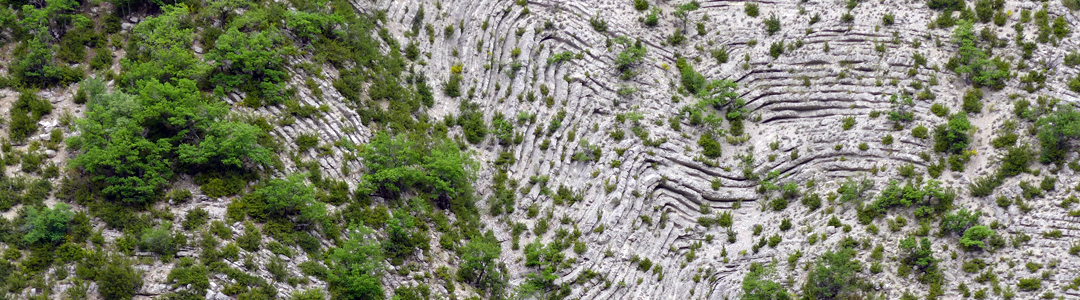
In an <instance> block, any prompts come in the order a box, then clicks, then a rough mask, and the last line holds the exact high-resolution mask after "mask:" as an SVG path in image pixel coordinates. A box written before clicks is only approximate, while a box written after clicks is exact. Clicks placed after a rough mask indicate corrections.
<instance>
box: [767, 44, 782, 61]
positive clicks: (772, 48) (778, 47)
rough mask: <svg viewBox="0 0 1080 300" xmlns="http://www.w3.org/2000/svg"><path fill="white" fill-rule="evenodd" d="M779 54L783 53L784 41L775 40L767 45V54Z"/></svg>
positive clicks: (774, 55)
mask: <svg viewBox="0 0 1080 300" xmlns="http://www.w3.org/2000/svg"><path fill="white" fill-rule="evenodd" d="M781 54H784V41H777V42H774V43H772V45H769V56H772V57H773V58H779V57H780V55H781Z"/></svg>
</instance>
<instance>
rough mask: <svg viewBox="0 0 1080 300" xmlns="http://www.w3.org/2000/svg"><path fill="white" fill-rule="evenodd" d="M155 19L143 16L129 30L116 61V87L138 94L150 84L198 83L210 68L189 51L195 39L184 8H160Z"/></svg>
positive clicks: (188, 14)
mask: <svg viewBox="0 0 1080 300" xmlns="http://www.w3.org/2000/svg"><path fill="white" fill-rule="evenodd" d="M163 10H164V11H163V13H162V14H161V15H158V16H153V17H147V18H146V19H145V20H143V21H142V22H139V24H138V25H136V26H135V28H133V29H132V30H131V37H130V38H128V45H127V47H126V48H125V49H124V50H125V51H126V52H127V54H126V55H125V57H124V59H122V60H121V61H120V65H121V67H122V69H123V70H124V72H123V73H121V75H120V80H119V83H118V84H117V85H118V86H120V87H122V88H124V89H125V90H126V91H127V92H129V93H139V91H140V90H141V87H142V86H143V85H144V84H146V83H149V82H151V81H155V80H156V81H157V82H160V83H166V84H172V85H178V84H179V83H180V80H182V79H189V80H196V81H197V80H199V79H202V78H204V76H205V75H204V74H206V72H207V71H208V70H209V69H210V67H209V66H208V65H206V64H205V63H203V62H201V61H200V60H199V59H198V57H196V56H195V53H194V52H193V51H191V46H192V45H191V42H192V41H194V39H195V33H194V32H195V31H194V28H191V26H190V22H191V15H190V12H189V10H188V7H187V6H185V5H183V4H180V5H176V6H167V7H164V8H163Z"/></svg>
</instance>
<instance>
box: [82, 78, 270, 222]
mask: <svg viewBox="0 0 1080 300" xmlns="http://www.w3.org/2000/svg"><path fill="white" fill-rule="evenodd" d="M95 81H96V80H91V81H90V82H88V83H86V84H88V85H91V86H93V85H100V83H95ZM87 97H88V101H87V111H86V118H84V119H80V120H78V121H76V127H77V128H78V129H79V132H80V135H79V136H76V137H73V138H71V139H69V140H68V146H69V147H70V148H71V149H72V150H76V151H78V154H77V156H76V157H75V158H74V159H72V160H71V161H70V163H71V165H72V166H75V167H78V168H80V169H82V170H84V171H85V172H86V173H87V174H89V175H90V179H91V180H92V181H93V182H94V183H95V184H96V185H98V186H100V187H101V192H102V194H104V195H105V196H106V197H108V198H110V199H117V200H120V201H122V202H123V203H125V204H133V205H145V204H149V203H152V202H154V201H156V200H157V198H158V197H159V193H160V192H161V190H162V188H163V187H164V186H165V185H166V184H167V183H168V181H169V179H170V178H171V177H172V176H173V175H174V170H173V162H174V160H173V158H174V157H176V156H177V149H178V147H177V146H178V145H182V144H188V143H193V142H197V141H198V139H193V138H191V136H203V135H205V134H206V133H207V131H215V130H208V129H210V128H211V125H213V124H214V123H215V121H214V120H215V119H216V118H218V117H219V116H221V115H223V114H224V113H225V112H226V111H227V110H226V108H225V107H224V106H221V105H220V104H218V103H212V102H210V101H208V99H206V98H204V97H203V96H202V95H201V94H200V93H199V92H198V89H197V88H196V87H195V82H193V81H191V80H187V79H181V80H179V81H178V83H177V84H176V85H173V84H170V83H160V82H158V81H157V80H156V79H150V80H149V82H145V83H144V84H143V88H142V89H141V90H140V91H139V94H138V95H129V94H126V93H122V92H113V93H108V94H105V93H103V89H92V90H88V95H87ZM147 133H149V134H147ZM227 138H228V137H220V139H227ZM224 143H225V144H231V145H234V146H233V147H231V148H228V147H225V148H220V149H218V150H229V149H232V150H236V151H238V152H239V153H252V152H250V151H251V150H250V149H253V148H257V147H258V146H256V145H240V144H238V143H237V142H236V141H228V142H224ZM189 145H190V144H189ZM179 148H180V149H192V148H185V147H179ZM181 152H191V151H181ZM200 152H202V153H204V154H206V153H212V154H214V155H210V157H209V158H208V157H205V156H204V157H202V158H203V159H205V161H206V162H208V163H213V162H217V160H211V158H218V159H221V160H229V161H233V160H234V159H235V160H248V159H250V158H248V157H245V156H240V157H233V156H230V155H231V154H235V152H234V153H229V152H227V151H214V150H200ZM190 162H198V161H190Z"/></svg>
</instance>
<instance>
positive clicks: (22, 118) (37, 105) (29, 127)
mask: <svg viewBox="0 0 1080 300" xmlns="http://www.w3.org/2000/svg"><path fill="white" fill-rule="evenodd" d="M52 110H53V106H52V104H51V103H49V100H45V99H41V98H38V97H37V95H35V94H34V93H33V92H31V91H23V92H22V93H20V94H19V98H18V99H17V100H15V103H14V104H12V105H11V112H10V116H11V124H10V126H8V136H9V137H10V138H11V139H12V140H13V141H19V142H22V141H26V139H27V138H29V137H30V136H31V135H33V134H34V133H35V132H37V129H38V128H37V122H38V121H41V118H43V117H44V116H45V115H46V114H49V113H51V112H52Z"/></svg>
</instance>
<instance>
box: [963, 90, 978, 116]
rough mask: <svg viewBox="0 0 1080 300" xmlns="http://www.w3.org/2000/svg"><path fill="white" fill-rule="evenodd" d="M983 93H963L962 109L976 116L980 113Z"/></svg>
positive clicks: (972, 91) (974, 91) (976, 91)
mask: <svg viewBox="0 0 1080 300" xmlns="http://www.w3.org/2000/svg"><path fill="white" fill-rule="evenodd" d="M982 98H983V93H982V90H981V89H970V90H968V91H967V92H965V93H964V104H963V105H962V107H963V109H964V111H965V112H967V113H973V114H977V113H980V112H982Z"/></svg>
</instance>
